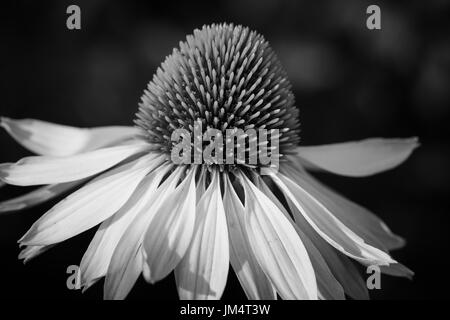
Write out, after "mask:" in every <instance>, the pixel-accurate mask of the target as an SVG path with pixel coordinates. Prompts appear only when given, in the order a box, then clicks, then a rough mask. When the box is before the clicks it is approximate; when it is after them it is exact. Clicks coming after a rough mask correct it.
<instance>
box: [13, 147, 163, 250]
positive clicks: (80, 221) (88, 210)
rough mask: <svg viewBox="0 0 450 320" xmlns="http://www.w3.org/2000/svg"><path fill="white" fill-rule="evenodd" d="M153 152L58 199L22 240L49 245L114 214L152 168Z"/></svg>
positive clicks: (33, 243) (24, 242) (25, 242)
mask: <svg viewBox="0 0 450 320" xmlns="http://www.w3.org/2000/svg"><path fill="white" fill-rule="evenodd" d="M152 161H157V162H158V161H161V159H160V158H156V159H153V158H152V156H144V157H141V158H139V159H137V160H134V161H132V162H129V163H127V164H125V165H123V166H120V167H118V168H115V169H113V170H110V171H108V172H106V173H105V174H103V175H101V176H99V177H98V178H96V179H94V180H93V181H92V182H90V183H88V184H87V185H86V186H84V187H83V188H81V189H80V190H77V191H76V192H74V193H72V194H71V195H69V196H68V197H67V198H66V199H64V200H62V201H61V202H59V203H58V204H57V205H55V206H54V207H53V208H52V209H50V210H49V211H48V212H47V213H46V214H44V215H43V216H42V217H41V218H40V219H39V220H37V221H36V222H35V223H34V224H33V225H32V226H31V228H30V230H29V231H28V232H27V233H26V234H25V235H24V236H23V237H22V239H20V240H19V242H21V243H23V244H28V245H47V244H53V243H57V242H61V241H63V240H66V239H68V238H71V237H73V236H75V235H77V234H79V233H81V232H83V231H86V230H88V229H90V228H92V227H93V226H95V225H97V224H99V223H101V222H102V221H104V220H106V219H107V218H109V217H110V216H111V215H113V214H114V213H115V212H116V211H117V210H119V209H120V207H121V206H122V205H123V204H124V203H125V202H126V201H127V200H128V199H129V197H130V196H131V194H132V193H133V192H134V190H135V188H136V186H137V185H138V184H139V183H140V181H141V180H142V178H143V177H144V176H145V175H146V174H147V173H148V172H149V170H150V169H151V162H152Z"/></svg>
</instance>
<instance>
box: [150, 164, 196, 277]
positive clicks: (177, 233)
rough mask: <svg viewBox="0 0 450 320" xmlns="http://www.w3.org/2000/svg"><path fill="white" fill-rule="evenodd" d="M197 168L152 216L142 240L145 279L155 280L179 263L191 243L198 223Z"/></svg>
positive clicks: (193, 169) (164, 275)
mask: <svg viewBox="0 0 450 320" xmlns="http://www.w3.org/2000/svg"><path fill="white" fill-rule="evenodd" d="M196 172H197V168H196V167H194V168H192V170H191V171H190V172H189V173H188V175H187V177H186V178H185V179H184V180H183V181H182V182H181V183H180V185H178V187H177V188H176V189H175V191H174V192H173V194H172V195H171V197H172V199H173V201H171V202H169V203H168V205H167V206H165V208H164V210H160V211H158V212H157V213H156V214H155V217H154V218H153V219H152V221H151V223H150V225H149V227H148V230H147V232H146V235H145V237H144V243H143V253H144V259H145V262H146V263H144V269H143V275H144V278H145V279H146V280H147V281H148V282H150V283H154V282H156V281H159V280H161V279H163V278H165V277H166V276H167V275H168V274H169V273H170V272H172V270H173V269H174V268H175V267H176V266H177V265H178V263H179V262H180V260H181V259H182V258H183V256H184V254H185V253H186V250H187V249H188V247H189V244H190V242H191V238H192V234H193V231H194V224H195V205H196V194H195V174H196Z"/></svg>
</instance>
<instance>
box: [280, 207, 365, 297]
mask: <svg viewBox="0 0 450 320" xmlns="http://www.w3.org/2000/svg"><path fill="white" fill-rule="evenodd" d="M287 201H288V204H289V208H290V210H291V212H292V213H293V215H294V218H295V222H296V225H297V226H298V229H300V230H302V232H303V233H304V234H305V236H306V237H307V238H308V239H310V240H311V242H312V243H313V244H314V246H315V247H316V248H317V250H318V251H319V252H320V255H321V256H322V257H323V259H324V260H325V262H326V263H327V265H328V267H329V268H330V271H331V273H332V274H333V276H334V277H335V278H336V279H337V281H338V282H339V283H340V284H341V285H342V287H343V288H344V292H345V293H346V294H348V295H349V296H350V297H352V298H353V299H357V300H367V299H369V292H368V290H367V286H366V283H365V281H363V279H362V277H361V275H360V272H359V271H358V270H357V269H356V267H355V265H354V264H353V263H352V262H351V261H350V259H348V258H347V257H346V256H344V255H342V254H341V253H340V252H339V251H337V250H336V249H334V248H333V247H332V246H330V245H329V244H328V243H327V242H326V241H325V240H324V239H323V238H322V237H320V236H319V235H318V234H317V232H316V231H314V229H313V228H312V227H311V226H310V225H309V223H308V222H307V221H306V220H305V218H303V216H302V215H301V213H300V212H298V209H297V208H296V207H295V205H293V204H292V202H291V201H290V200H289V199H288V200H287Z"/></svg>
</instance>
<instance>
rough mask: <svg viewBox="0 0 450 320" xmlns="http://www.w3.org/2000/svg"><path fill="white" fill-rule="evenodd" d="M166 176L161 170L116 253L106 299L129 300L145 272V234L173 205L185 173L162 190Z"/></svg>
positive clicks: (170, 179)
mask: <svg viewBox="0 0 450 320" xmlns="http://www.w3.org/2000/svg"><path fill="white" fill-rule="evenodd" d="M166 172H167V169H163V170H158V172H157V174H158V177H155V179H154V181H155V184H152V187H151V190H152V192H151V193H149V194H148V195H147V196H146V197H143V201H145V203H144V206H143V207H142V209H141V210H140V211H139V212H138V214H137V216H136V218H135V219H134V220H133V222H132V223H131V224H130V225H129V227H128V228H127V229H126V231H125V232H124V234H123V236H122V238H120V241H119V243H118V244H117V247H116V249H115V250H114V253H113V255H112V258H111V262H110V264H109V267H108V271H107V273H106V279H105V286H104V290H103V294H104V298H105V299H108V300H109V299H115V300H116V299H125V297H126V296H127V295H128V293H129V292H130V290H131V288H132V287H133V285H134V283H135V282H136V280H137V278H138V277H139V275H140V274H141V272H142V266H143V263H144V260H143V255H142V252H141V248H142V242H143V240H144V235H145V232H146V231H147V229H148V226H149V224H150V223H151V221H152V220H153V218H154V216H155V214H156V213H157V212H158V211H159V210H163V211H164V208H165V207H166V206H167V205H168V203H169V201H173V199H172V198H171V195H172V193H173V191H174V190H175V187H176V185H177V182H178V180H179V178H180V175H181V173H182V170H181V169H180V167H179V168H177V169H175V171H174V172H173V173H172V174H171V175H170V176H169V177H168V178H167V179H166V180H165V181H164V182H163V183H162V184H161V185H160V186H159V187H158V184H159V183H157V182H159V181H161V179H162V178H163V177H164V175H165V174H166ZM155 188H157V189H156V190H155Z"/></svg>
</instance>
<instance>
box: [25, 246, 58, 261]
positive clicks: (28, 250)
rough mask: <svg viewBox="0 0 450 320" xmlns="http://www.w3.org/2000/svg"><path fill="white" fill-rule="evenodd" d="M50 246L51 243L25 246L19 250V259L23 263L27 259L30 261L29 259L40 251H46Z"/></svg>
mask: <svg viewBox="0 0 450 320" xmlns="http://www.w3.org/2000/svg"><path fill="white" fill-rule="evenodd" d="M51 247H53V245H49V246H26V247H25V248H23V249H22V251H20V253H19V259H23V263H24V264H25V263H27V262H28V261H30V260H31V259H33V258H35V257H37V256H38V255H40V254H41V253H43V252H45V251H47V250H48V249H50V248H51Z"/></svg>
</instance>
